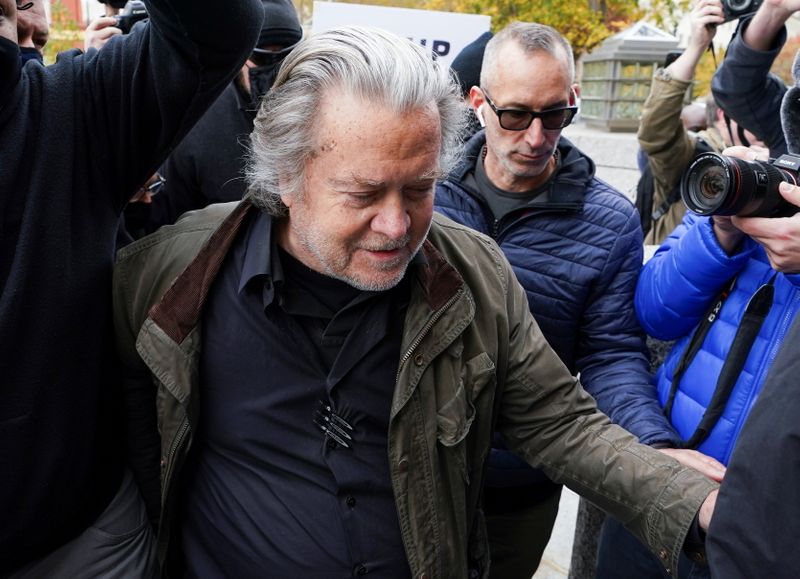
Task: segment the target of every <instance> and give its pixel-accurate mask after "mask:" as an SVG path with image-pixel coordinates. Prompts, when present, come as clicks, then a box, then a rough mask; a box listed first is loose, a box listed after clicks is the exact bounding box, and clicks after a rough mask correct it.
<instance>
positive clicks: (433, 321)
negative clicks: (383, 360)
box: [394, 287, 464, 384]
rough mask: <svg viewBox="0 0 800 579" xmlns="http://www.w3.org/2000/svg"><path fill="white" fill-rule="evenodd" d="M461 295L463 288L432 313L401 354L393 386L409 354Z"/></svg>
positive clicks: (398, 378) (398, 379) (397, 380)
mask: <svg viewBox="0 0 800 579" xmlns="http://www.w3.org/2000/svg"><path fill="white" fill-rule="evenodd" d="M463 293H464V288H463V287H460V288H458V291H457V292H456V293H454V294H453V295H452V296H451V297H450V299H449V300H447V302H446V303H445V304H444V305H443V306H442V307H441V308H439V309H438V310H436V311H435V312H434V313H433V316H431V319H430V320H428V323H427V324H425V326H424V327H423V328H422V330H421V331H420V333H419V334H417V337H416V338H414V341H413V342H412V343H411V345H410V346H409V347H408V350H406V353H405V354H403V356H402V357H401V358H400V363H399V364H398V365H397V375H396V376H395V379H394V382H395V384H397V383H398V382H399V381H400V371H401V370H402V369H403V364H405V363H406V362H407V361H408V359H409V358H410V357H411V354H413V353H414V350H416V349H417V346H419V345H420V344H421V343H422V340H424V339H425V336H427V335H428V332H430V331H431V328H433V326H434V325H435V324H436V322H438V321H439V319H440V318H441V317H442V316H443V315H444V313H445V312H446V311H447V310H448V309H450V307H451V306H452V305H453V304H454V303H456V300H458V298H459V297H461V294H463Z"/></svg>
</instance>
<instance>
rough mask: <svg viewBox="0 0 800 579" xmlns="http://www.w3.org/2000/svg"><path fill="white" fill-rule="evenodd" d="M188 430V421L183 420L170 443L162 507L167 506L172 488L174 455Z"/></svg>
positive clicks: (186, 419)
mask: <svg viewBox="0 0 800 579" xmlns="http://www.w3.org/2000/svg"><path fill="white" fill-rule="evenodd" d="M187 430H189V419H188V418H184V419H183V423H182V424H181V428H180V430H179V431H178V434H177V435H175V440H174V441H173V442H172V446H171V447H170V449H169V454H168V455H167V465H168V466H167V471H166V472H165V473H164V483H165V485H164V501H163V502H164V505H166V504H167V498H168V495H169V490H170V487H171V486H172V480H171V479H172V471H173V467H174V464H175V454H176V453H177V452H178V447H179V446H180V445H181V443H182V442H183V437H184V436H186V431H187Z"/></svg>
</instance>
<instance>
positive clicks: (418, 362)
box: [414, 354, 425, 366]
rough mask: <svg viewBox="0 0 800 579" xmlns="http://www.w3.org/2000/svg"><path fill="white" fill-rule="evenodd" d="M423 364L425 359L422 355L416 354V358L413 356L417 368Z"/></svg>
mask: <svg viewBox="0 0 800 579" xmlns="http://www.w3.org/2000/svg"><path fill="white" fill-rule="evenodd" d="M424 362H425V358H424V357H423V356H422V354H417V355H416V356H414V364H416V365H417V366H422V364H423V363H424Z"/></svg>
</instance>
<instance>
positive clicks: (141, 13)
mask: <svg viewBox="0 0 800 579" xmlns="http://www.w3.org/2000/svg"><path fill="white" fill-rule="evenodd" d="M114 18H116V19H117V28H119V29H120V30H122V34H128V33H129V32H130V31H131V28H133V25H134V24H136V23H137V22H139V21H141V20H146V19H147V18H148V14H147V7H146V6H145V5H144V2H142V0H128V1H127V2H126V3H125V7H124V8H123V9H122V12H120V13H119V14H118V15H117V16H115V17H114Z"/></svg>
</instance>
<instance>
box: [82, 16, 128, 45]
mask: <svg viewBox="0 0 800 579" xmlns="http://www.w3.org/2000/svg"><path fill="white" fill-rule="evenodd" d="M118 34H122V30H120V29H119V28H117V19H116V18H114V17H113V16H100V17H99V18H95V19H94V20H92V21H91V22H90V23H89V26H87V27H86V31H85V32H84V35H83V49H84V50H89V49H90V48H96V49H97V50H100V49H101V48H103V46H105V44H106V42H108V41H109V39H111V38H112V37H113V36H117V35H118Z"/></svg>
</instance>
